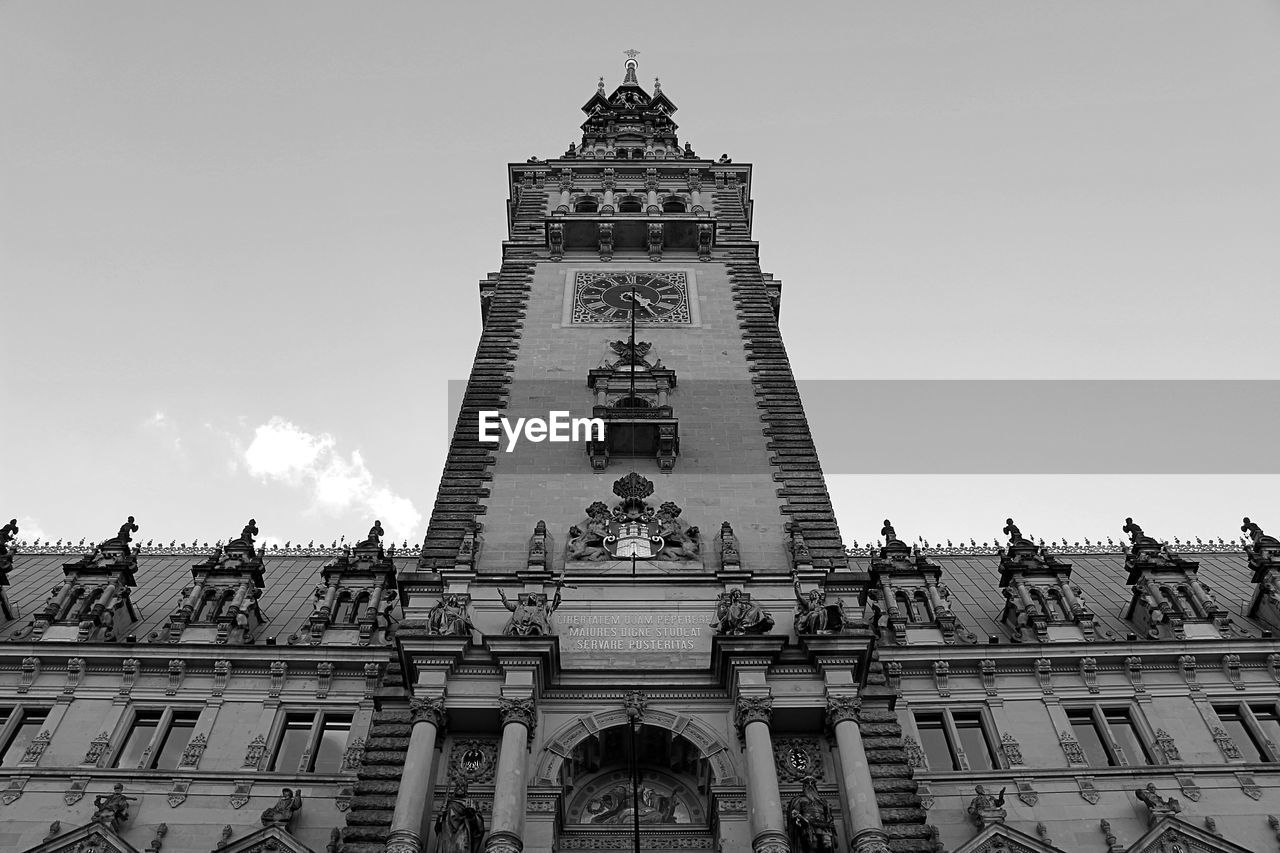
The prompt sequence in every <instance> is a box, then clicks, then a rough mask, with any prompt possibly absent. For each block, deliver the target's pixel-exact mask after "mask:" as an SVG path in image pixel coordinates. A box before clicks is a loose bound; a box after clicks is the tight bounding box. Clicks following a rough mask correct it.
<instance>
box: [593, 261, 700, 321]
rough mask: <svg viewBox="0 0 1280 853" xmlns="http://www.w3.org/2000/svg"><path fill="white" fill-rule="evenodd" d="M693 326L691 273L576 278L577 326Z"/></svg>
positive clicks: (619, 273) (605, 274) (601, 273)
mask: <svg viewBox="0 0 1280 853" xmlns="http://www.w3.org/2000/svg"><path fill="white" fill-rule="evenodd" d="M633 313H634V314H635V321H636V323H637V324H639V325H689V324H690V322H691V320H690V312H689V282H688V273H685V272H678V271H667V272H654V273H648V272H627V271H624V270H618V271H613V270H610V271H607V272H606V271H598V270H580V271H578V272H576V273H575V274H574V281H573V314H572V317H571V322H573V323H575V324H627V323H630V322H631V320H632V314H633Z"/></svg>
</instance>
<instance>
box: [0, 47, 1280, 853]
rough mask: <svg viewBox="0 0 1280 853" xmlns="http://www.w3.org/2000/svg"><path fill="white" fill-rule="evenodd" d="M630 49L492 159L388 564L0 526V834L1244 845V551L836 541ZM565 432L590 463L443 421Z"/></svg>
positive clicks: (1266, 796)
mask: <svg viewBox="0 0 1280 853" xmlns="http://www.w3.org/2000/svg"><path fill="white" fill-rule="evenodd" d="M636 69H637V66H636V63H635V61H634V57H632V59H630V60H628V63H627V66H626V76H625V78H624V81H623V83H622V85H620V86H619V87H617V88H616V89H615V90H614V91H613V92H612V93H608V92H607V91H606V89H605V86H604V83H603V81H601V85H600V87H599V89H598V91H597V92H596V93H595V94H594V95H593V96H592V97H591V99H590V100H589V101H588V103H587V105H586V106H585V107H584V112H585V113H586V116H587V119H586V122H585V123H584V125H583V135H582V138H581V141H580V142H579V143H575V144H574V145H573V146H571V147H570V149H569V150H568V151H567V152H565V154H564V155H562V156H561V157H557V158H552V159H549V160H545V161H543V160H538V159H533V160H530V161H529V162H526V163H520V164H512V165H511V166H510V167H509V178H510V187H511V197H510V201H509V221H510V233H509V235H508V240H507V241H505V242H504V243H503V246H502V265H501V268H500V269H499V271H498V272H496V273H493V274H491V275H489V276H488V277H487V278H486V279H485V280H484V281H481V282H480V285H479V290H480V304H481V311H482V315H483V317H484V330H483V333H482V337H481V340H480V342H479V346H478V349H477V354H476V359H475V363H474V367H473V370H472V373H471V376H470V380H469V384H468V388H467V391H466V394H465V396H464V399H463V401H462V409H461V413H460V416H459V419H458V425H457V429H456V431H455V434H454V436H453V439H452V443H451V446H450V452H449V455H448V459H447V461H446V465H445V470H444V472H443V477H442V480H441V485H440V489H439V493H438V496H437V500H436V503H435V506H434V510H433V513H432V516H431V520H430V522H429V524H428V528H427V531H426V534H425V537H424V540H423V543H422V545H421V546H415V547H412V548H409V547H404V546H401V547H400V548H399V549H397V548H395V547H393V546H391V545H389V544H388V545H385V546H384V544H383V543H382V541H381V527H380V525H375V526H374V529H373V530H371V531H370V534H369V536H368V537H367V538H366V539H364V540H362V541H361V542H360V543H358V544H356V545H354V546H349V547H340V546H338V545H337V544H336V543H335V544H334V545H333V546H330V547H328V548H325V547H320V548H316V547H314V546H308V547H306V548H295V547H292V546H289V547H286V548H283V549H270V550H266V549H261V548H257V547H256V546H255V545H254V536H256V534H257V527H256V525H255V523H254V522H253V521H252V520H251V521H250V522H249V524H248V525H246V526H245V528H244V530H243V531H242V533H241V535H240V536H239V537H237V538H235V539H231V540H230V541H228V542H227V543H226V544H225V545H224V544H222V543H221V542H219V543H216V545H214V546H209V545H207V544H206V545H199V546H197V545H195V544H194V543H193V544H191V545H181V546H179V545H170V546H167V547H166V546H156V545H153V544H151V543H149V542H148V543H145V544H143V543H140V542H134V541H132V538H131V537H132V534H133V533H134V532H136V531H137V530H138V525H137V524H136V522H135V521H134V519H132V518H131V519H130V520H129V522H128V523H127V524H126V525H123V526H122V527H121V529H120V532H119V534H118V535H117V536H116V537H113V538H111V539H108V540H105V541H103V542H102V543H101V544H100V545H98V546H96V547H95V546H87V547H86V546H84V545H83V543H82V544H81V545H76V546H71V545H64V544H63V543H57V544H55V545H52V546H50V545H47V544H45V545H40V544H37V543H26V542H22V541H21V539H20V537H18V538H17V539H15V541H14V544H13V545H6V546H5V548H4V551H3V553H0V592H3V595H0V615H3V617H4V621H3V623H0V638H2V639H4V640H5V643H4V644H3V645H0V650H2V652H3V653H2V654H0V709H3V715H4V719H3V724H2V725H0V817H2V818H3V819H2V820H0V846H3V848H4V849H6V850H15V851H50V853H52V851H72V850H76V851H88V850H118V851H141V850H144V849H145V850H148V851H160V850H164V851H168V852H169V853H195V851H201V853H203V851H212V850H222V851H250V850H254V851H257V850H283V851H290V850H292V851H307V850H310V851H316V853H318V851H321V850H324V851H326V853H329V851H332V853H383V851H392V853H423V851H437V850H467V851H470V853H478V851H479V850H482V849H483V850H486V851H502V853H507V851H529V852H530V853H553V851H573V850H611V849H616V850H622V849H633V844H635V843H636V841H635V838H636V836H637V835H638V836H639V843H640V845H641V847H642V849H645V850H652V851H675V850H719V851H731V850H732V851H739V850H741V851H745V850H753V851H757V853H785V851H796V853H819V851H824V852H825V851H832V853H836V851H839V853H849V852H850V851H856V853H885V851H893V853H934V851H942V850H950V851H957V853H959V851H964V852H965V853H968V851H978V850H981V851H986V850H994V849H996V848H1002V849H1016V850H1027V851H1032V850H1034V851H1051V850H1055V849H1059V850H1071V851H1074V850H1095V849H1096V850H1103V849H1105V850H1107V851H1108V853H1118V851H1147V850H1156V849H1160V850H1171V849H1178V848H1179V847H1180V848H1181V849H1183V850H1214V851H1228V850H1230V851H1236V850H1244V849H1249V850H1259V849H1266V847H1265V845H1268V844H1271V843H1274V840H1275V838H1276V831H1277V829H1280V820H1277V819H1276V818H1270V819H1269V818H1268V817H1267V815H1268V814H1278V813H1280V793H1276V792H1277V791H1280V785H1277V782H1276V779H1275V776H1274V774H1273V773H1272V772H1271V768H1273V767H1275V766H1276V762H1278V761H1280V752H1278V751H1277V750H1278V749H1280V747H1277V743H1280V650H1277V649H1276V647H1275V642H1274V640H1273V639H1272V634H1271V632H1272V631H1273V630H1275V629H1276V628H1277V627H1280V625H1277V624H1276V623H1277V621H1278V620H1280V617H1277V616H1276V615H1275V614H1277V613H1280V608H1278V607H1277V606H1276V601H1277V600H1280V594H1278V593H1277V590H1280V581H1278V580H1277V578H1280V574H1277V572H1278V571H1280V543H1277V542H1276V540H1274V539H1272V538H1271V537H1267V536H1265V535H1264V534H1263V533H1262V532H1261V530H1259V529H1257V527H1256V525H1254V526H1252V527H1250V526H1249V525H1248V524H1246V526H1245V528H1244V531H1245V532H1246V533H1247V534H1248V540H1247V542H1246V543H1245V544H1244V545H1243V546H1240V545H1237V544H1235V543H1217V544H1208V543H1197V545H1196V546H1195V547H1190V546H1182V545H1181V544H1180V543H1177V542H1176V541H1175V543H1174V545H1173V546H1170V545H1168V544H1167V543H1163V542H1161V541H1159V540H1157V539H1155V538H1152V537H1148V536H1146V535H1145V534H1144V533H1143V532H1142V531H1141V529H1140V528H1139V527H1137V525H1136V524H1133V523H1132V520H1128V521H1127V522H1126V525H1125V532H1126V534H1127V536H1128V538H1129V542H1128V544H1127V545H1123V546H1116V545H1112V544H1108V545H1105V546H1104V545H1092V544H1090V543H1086V544H1085V545H1084V546H1080V545H1078V544H1077V545H1074V546H1068V545H1066V544H1065V543H1063V544H1062V545H1053V544H1051V545H1049V546H1047V547H1046V546H1045V545H1044V543H1042V542H1032V541H1031V540H1030V539H1027V538H1024V537H1023V536H1022V534H1021V533H1020V531H1018V529H1017V527H1016V526H1015V525H1014V524H1013V522H1012V520H1008V522H1007V523H1006V526H1005V533H1006V534H1008V544H1007V545H1002V546H999V547H997V546H979V545H977V544H976V543H972V544H971V545H970V546H968V547H963V546H961V547H957V546H951V545H950V544H948V546H946V547H931V546H929V545H928V543H925V542H923V541H921V542H919V543H918V544H914V545H908V544H907V542H905V541H903V540H902V539H900V538H898V534H897V533H896V531H895V530H894V527H893V525H892V524H891V523H889V522H887V521H886V522H885V523H884V526H883V528H882V529H881V537H882V539H881V541H878V542H876V544H875V545H871V546H866V547H863V546H861V545H858V544H857V543H854V545H853V547H846V543H845V542H844V540H842V538H841V534H840V530H839V528H838V527H837V525H836V522H835V518H834V515H833V512H832V508H831V503H830V499H829V497H828V495H827V491H826V487H825V484H824V480H823V476H822V470H821V467H820V466H819V464H818V459H817V455H816V452H815V448H814V444H813V440H812V437H811V435H810V433H809V429H808V425H807V423H806V420H805V416H804V410H803V407H802V406H801V403H800V400H799V398H798V394H797V391H796V386H795V382H794V379H793V377H792V375H791V372H790V367H789V365H788V362H787V357H786V351H785V349H784V347H783V344H782V341H781V337H780V335H779V331H778V325H777V316H778V312H779V310H780V294H781V284H780V282H778V281H777V280H776V279H774V278H773V277H772V276H771V275H769V274H767V273H764V272H762V271H761V269H760V266H759V260H758V246H757V244H756V243H755V242H754V241H753V240H752V239H751V209H752V207H751V206H752V201H751V194H750V186H751V167H750V166H749V165H747V164H740V163H734V162H732V161H731V160H729V158H727V157H723V156H722V157H720V158H717V159H707V158H702V157H699V156H698V155H697V154H696V153H695V152H694V151H693V150H692V148H691V147H690V146H689V145H687V144H682V143H681V142H680V140H679V139H678V138H677V136H676V126H675V123H674V121H673V120H672V118H671V116H672V114H673V113H675V111H676V108H675V105H674V103H672V102H671V101H670V100H669V99H668V98H667V96H666V95H665V94H663V93H662V92H661V90H660V88H659V87H658V86H657V84H656V82H655V86H654V87H653V89H652V90H650V89H648V88H645V87H642V86H641V85H640V84H639V82H638V80H637V78H636ZM584 280H585V281H588V282H589V283H591V288H592V289H591V290H590V293H591V294H592V295H591V296H590V298H589V299H588V298H586V297H583V295H582V294H583V293H584V292H586V291H584V290H581V289H580V285H581V282H583V281H584ZM646 288H647V289H646ZM610 300H613V301H612V302H610ZM620 306H624V307H620ZM625 306H629V307H625ZM637 306H640V307H643V309H644V311H645V312H646V313H645V315H644V317H641V316H640V307H637ZM632 320H634V321H635V326H634V330H633V328H632ZM636 372H639V373H642V374H643V377H642V381H640V380H639V379H638V380H637V381H630V380H631V377H633V376H636ZM597 408H598V409H600V410H601V411H603V412H604V414H605V415H606V416H607V417H608V418H609V419H610V423H609V426H610V434H609V437H608V438H607V439H605V440H601V441H598V442H597V443H595V444H590V445H587V444H584V443H581V442H580V443H576V444H575V443H567V444H557V443H550V442H544V443H532V442H530V443H527V444H526V445H524V446H522V447H520V448H518V449H517V451H515V452H512V453H506V452H503V451H502V450H500V449H499V448H497V447H495V446H494V445H493V444H491V443H482V442H481V441H480V440H479V436H478V422H479V418H480V412H482V411H485V410H499V411H502V412H504V413H507V414H509V415H511V416H513V417H514V416H528V415H539V414H542V415H545V414H546V413H548V412H550V411H553V410H565V411H569V412H572V413H574V414H580V413H590V412H592V411H595V410H596V409H597ZM622 428H625V429H622ZM8 533H9V531H8V530H7V529H6V538H7V534H8ZM51 590H52V592H51Z"/></svg>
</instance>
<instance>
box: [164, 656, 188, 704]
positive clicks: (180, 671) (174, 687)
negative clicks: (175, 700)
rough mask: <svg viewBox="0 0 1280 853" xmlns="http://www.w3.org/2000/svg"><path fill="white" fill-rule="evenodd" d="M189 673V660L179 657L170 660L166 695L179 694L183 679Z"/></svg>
mask: <svg viewBox="0 0 1280 853" xmlns="http://www.w3.org/2000/svg"><path fill="white" fill-rule="evenodd" d="M186 675H187V662H186V661H184V660H181V659H179V658H173V659H172V660H170V661H169V686H168V687H166V688H165V691H164V693H165V695H166V696H177V695H178V690H179V689H181V687H182V680H183V679H184V678H185V677H186Z"/></svg>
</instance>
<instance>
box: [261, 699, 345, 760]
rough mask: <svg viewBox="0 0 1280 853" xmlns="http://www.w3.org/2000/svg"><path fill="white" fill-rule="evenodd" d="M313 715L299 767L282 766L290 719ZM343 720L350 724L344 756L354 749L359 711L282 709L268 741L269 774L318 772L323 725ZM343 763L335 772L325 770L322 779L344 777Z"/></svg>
mask: <svg viewBox="0 0 1280 853" xmlns="http://www.w3.org/2000/svg"><path fill="white" fill-rule="evenodd" d="M302 716H310V717H311V725H310V727H309V728H308V730H307V740H306V744H305V746H304V747H303V749H302V755H301V757H300V758H299V760H298V765H297V766H296V767H280V766H278V763H279V761H280V749H281V747H283V746H284V740H285V733H286V732H287V731H288V730H289V718H290V717H295V718H296V717H302ZM331 718H334V719H343V720H345V721H346V723H347V740H346V742H345V743H344V744H343V746H342V753H343V757H344V758H345V756H346V751H347V750H348V749H350V748H351V744H352V742H353V741H354V740H355V730H356V719H357V714H356V709H355V708H350V707H335V706H318V705H303V706H293V707H289V708H281V713H279V714H277V715H276V719H275V722H274V723H273V724H272V727H271V737H270V738H268V741H267V742H268V744H269V745H270V747H271V749H270V750H269V751H268V753H267V754H268V755H269V756H270V757H269V759H268V761H267V772H270V773H288V774H290V775H295V774H299V773H316V772H317V771H316V770H315V766H316V758H317V755H318V753H319V746H320V742H321V740H322V738H323V736H324V732H325V726H324V723H325V721H326V720H328V719H331ZM342 772H344V771H343V769H342V761H341V760H340V761H339V762H338V767H337V769H336V770H334V771H332V772H328V771H322V772H321V773H320V774H319V775H321V776H337V775H339V774H341V773H342Z"/></svg>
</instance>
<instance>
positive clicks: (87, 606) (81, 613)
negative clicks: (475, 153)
mask: <svg viewBox="0 0 1280 853" xmlns="http://www.w3.org/2000/svg"><path fill="white" fill-rule="evenodd" d="M99 598H102V587H98V588H97V589H93V590H90V591H89V594H88V595H86V596H84V597H83V598H82V599H81V601H80V607H79V608H78V609H77V610H76V621H77V622H82V621H84V620H85V619H88V618H89V612H90V611H91V610H93V605H95V604H97V602H98V599H99Z"/></svg>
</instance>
